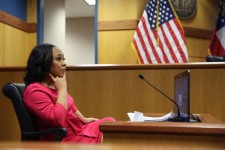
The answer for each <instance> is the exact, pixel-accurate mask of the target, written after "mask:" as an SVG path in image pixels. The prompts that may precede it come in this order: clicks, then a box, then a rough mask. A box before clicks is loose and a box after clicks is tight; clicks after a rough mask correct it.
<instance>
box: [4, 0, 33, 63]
mask: <svg viewBox="0 0 225 150" xmlns="http://www.w3.org/2000/svg"><path fill="white" fill-rule="evenodd" d="M0 13H1V14H2V15H3V16H4V17H2V18H1V21H6V22H9V23H11V24H8V23H5V22H0V54H1V55H0V66H25V65H26V60H27V57H28V55H29V53H30V50H31V48H33V47H34V46H35V45H36V32H32V33H29V32H27V31H24V30H22V29H19V28H17V27H15V26H14V24H15V22H16V23H17V24H19V25H20V24H23V25H24V26H22V27H24V28H26V27H29V23H37V19H36V18H37V1H36V0H27V21H23V20H20V19H18V18H16V17H15V16H13V15H11V14H7V15H5V13H6V12H0ZM7 16H10V18H7ZM21 22H22V23H21Z"/></svg>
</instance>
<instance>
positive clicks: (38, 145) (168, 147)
mask: <svg viewBox="0 0 225 150" xmlns="http://www.w3.org/2000/svg"><path fill="white" fill-rule="evenodd" d="M125 149H127V150H149V149H153V150H162V149H163V150H180V149H181V147H180V145H176V144H172V143H170V144H167V143H165V144H157V143H155V144H154V143H151V144H141V143H140V144H137V143H136V144H132V143H122V144H118V143H113V144H98V145H94V144H89V145H88V144H86V145H85V144H73V143H55V142H49V143H47V142H12V141H11V142H0V150H125ZM190 149H192V150H199V149H204V150H211V149H212V147H208V145H207V144H206V145H196V146H191V145H188V144H187V145H185V146H183V147H182V150H190ZM220 149H221V150H222V149H224V147H223V146H220V145H215V146H214V147H213V150H220Z"/></svg>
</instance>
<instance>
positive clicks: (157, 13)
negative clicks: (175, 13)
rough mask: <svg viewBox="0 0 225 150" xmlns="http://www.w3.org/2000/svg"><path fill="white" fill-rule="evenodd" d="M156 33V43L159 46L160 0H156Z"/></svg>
mask: <svg viewBox="0 0 225 150" xmlns="http://www.w3.org/2000/svg"><path fill="white" fill-rule="evenodd" d="M156 3H157V5H156V10H157V12H156V33H157V39H156V44H157V46H159V34H158V30H159V3H158V0H156Z"/></svg>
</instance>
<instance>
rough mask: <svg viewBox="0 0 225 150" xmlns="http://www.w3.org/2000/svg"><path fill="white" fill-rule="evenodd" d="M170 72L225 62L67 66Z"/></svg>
mask: <svg viewBox="0 0 225 150" xmlns="http://www.w3.org/2000/svg"><path fill="white" fill-rule="evenodd" d="M151 69H154V70H170V69H175V70H176V69H225V62H201V63H183V64H127V65H124V64H114V65H112V64H93V65H76V66H67V67H66V70H67V71H81V70H82V71H91V70H94V71H95V70H151ZM5 71H26V67H16V66H15V67H13V66H11V67H0V72H5Z"/></svg>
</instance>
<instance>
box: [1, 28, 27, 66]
mask: <svg viewBox="0 0 225 150" xmlns="http://www.w3.org/2000/svg"><path fill="white" fill-rule="evenodd" d="M26 34H27V33H26V32H24V31H21V30H19V29H15V28H13V27H11V26H9V25H5V48H4V51H5V54H4V66H25V64H26V60H27V58H26V53H25V52H26V39H27V38H26Z"/></svg>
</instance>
